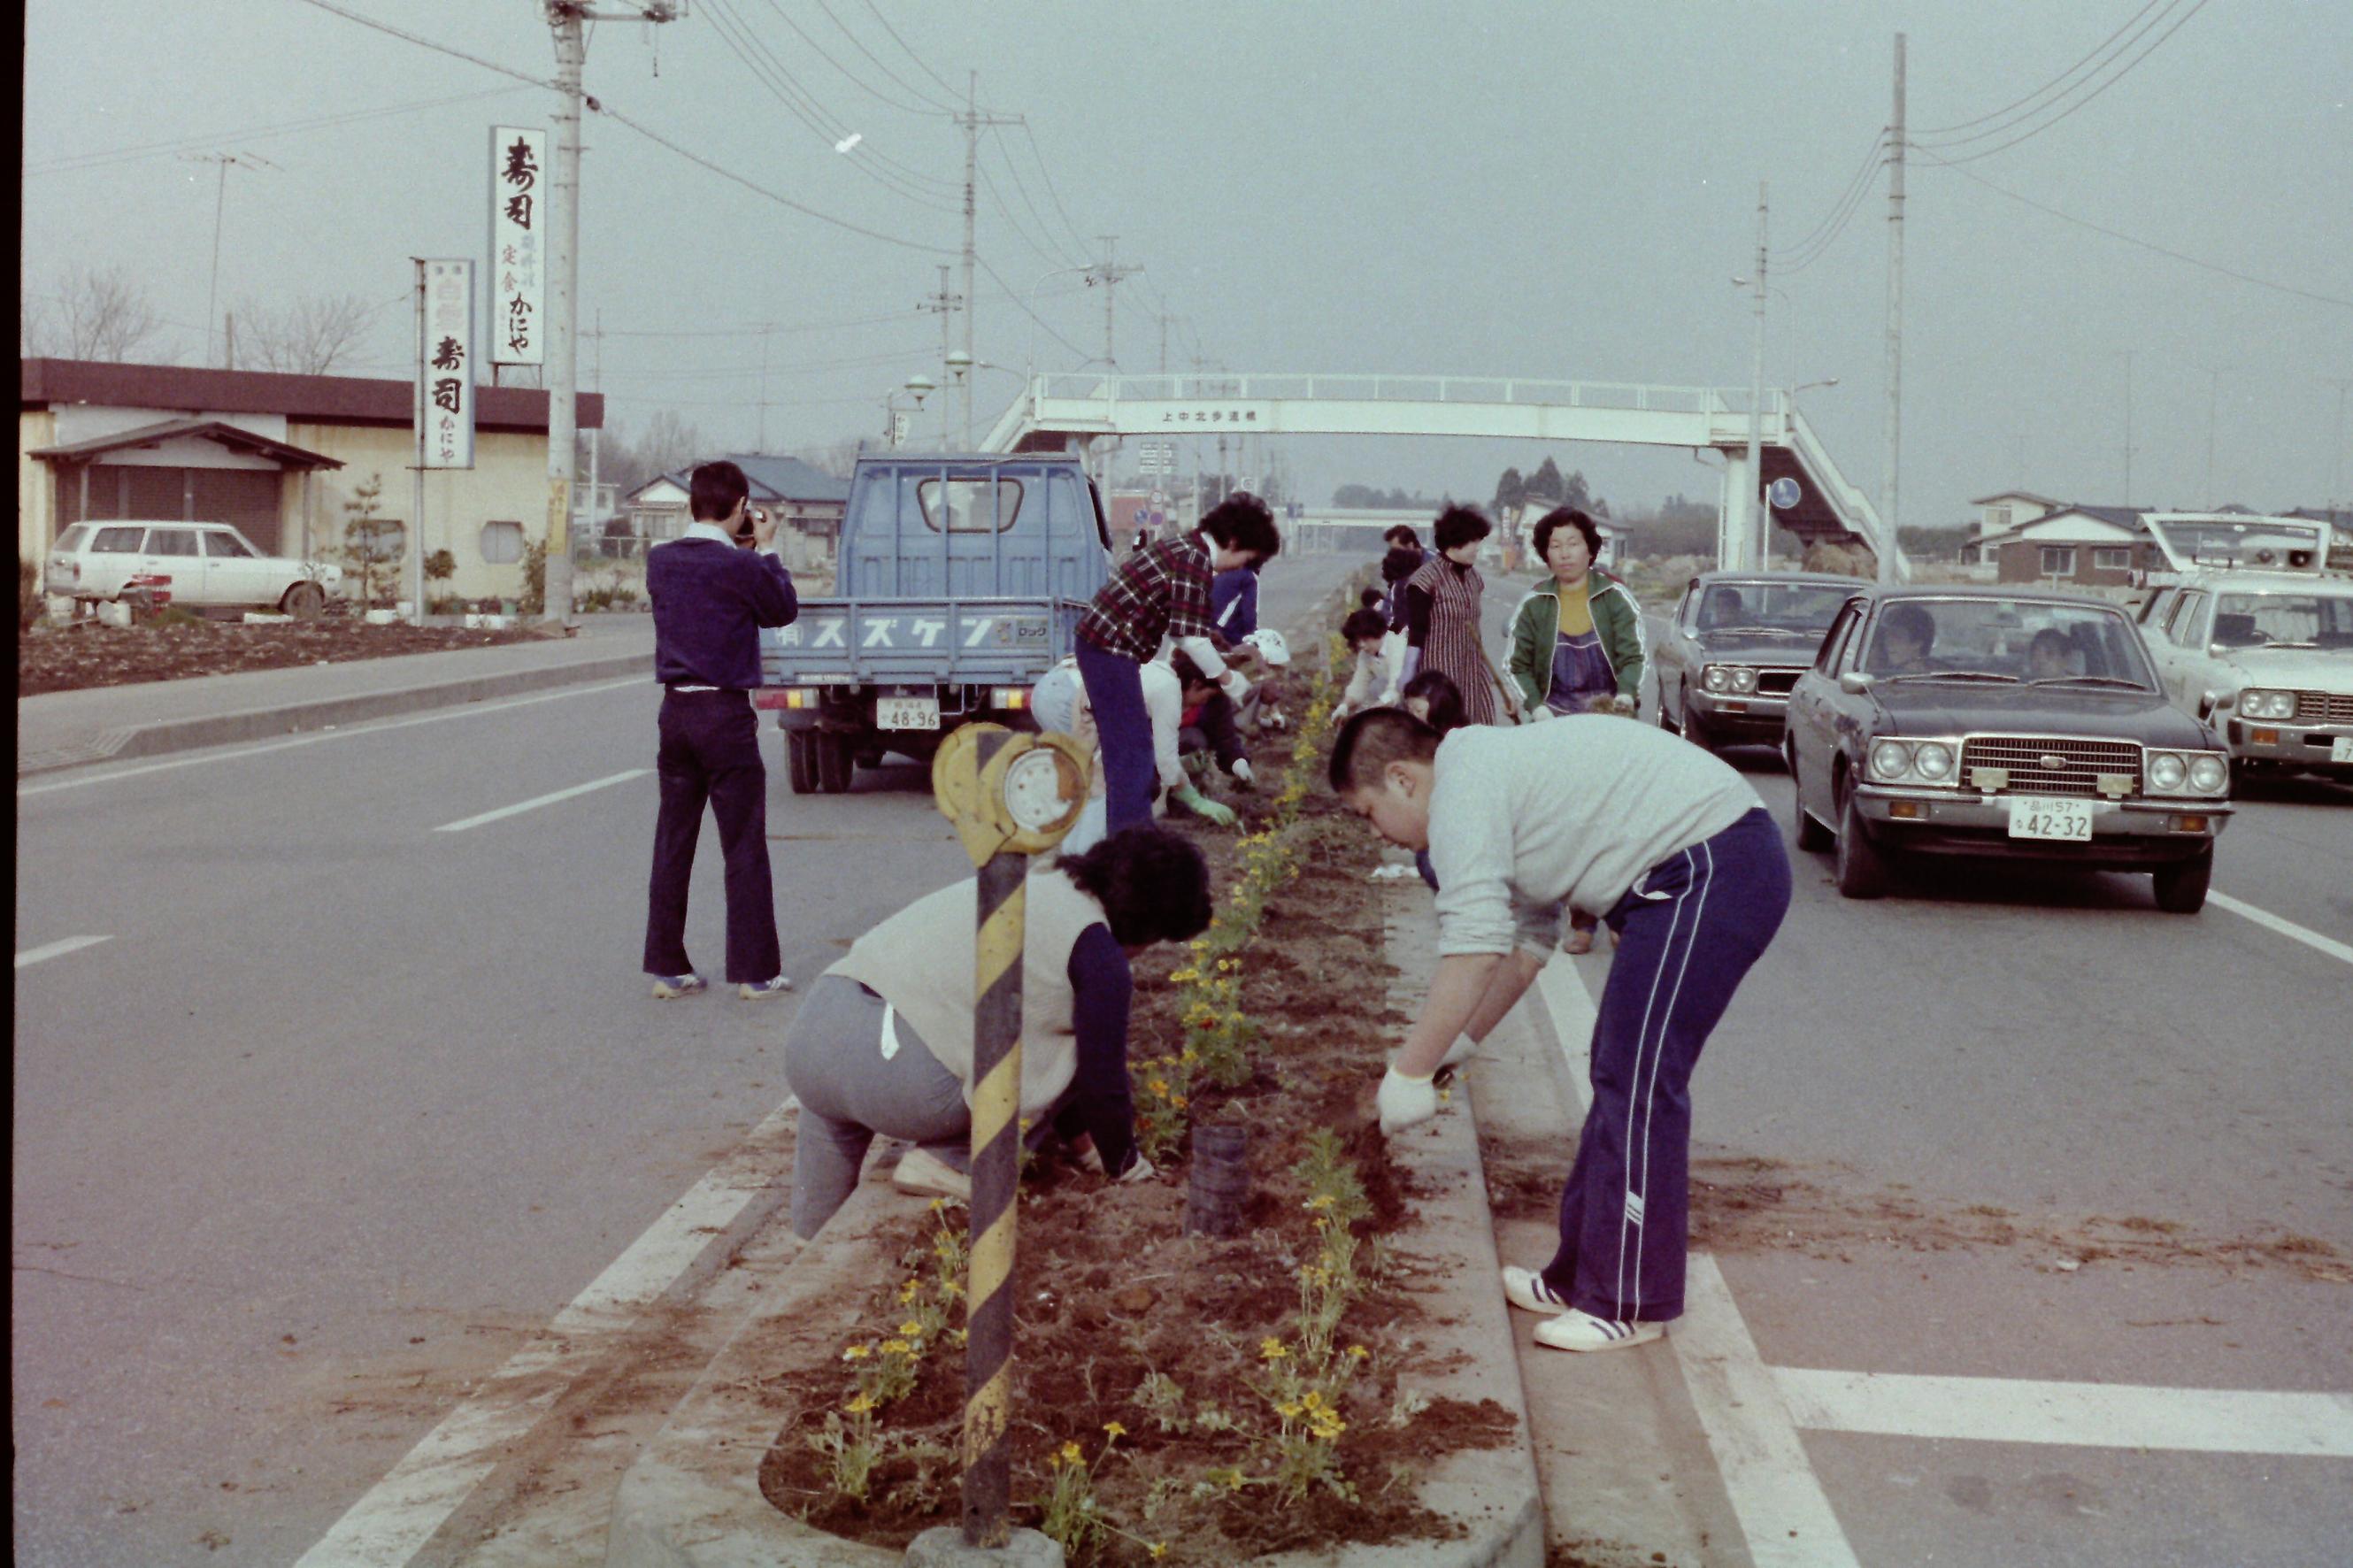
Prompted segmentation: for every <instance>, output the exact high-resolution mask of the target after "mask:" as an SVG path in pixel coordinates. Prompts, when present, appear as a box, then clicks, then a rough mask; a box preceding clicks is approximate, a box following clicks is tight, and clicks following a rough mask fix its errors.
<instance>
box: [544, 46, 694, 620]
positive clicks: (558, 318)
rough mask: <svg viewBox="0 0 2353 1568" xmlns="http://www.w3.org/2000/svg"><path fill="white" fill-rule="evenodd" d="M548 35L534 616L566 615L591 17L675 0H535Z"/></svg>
mask: <svg viewBox="0 0 2353 1568" xmlns="http://www.w3.org/2000/svg"><path fill="white" fill-rule="evenodd" d="M541 3H542V5H543V6H544V7H545V14H546V17H547V25H548V27H549V29H550V30H551V31H552V32H553V33H554V35H555V167H554V170H552V171H551V172H550V176H549V184H548V194H549V195H550V196H551V197H552V198H553V199H552V200H551V201H550V202H549V204H548V207H547V214H548V226H547V317H546V328H547V364H546V367H545V380H546V383H547V535H546V540H547V564H546V576H545V579H544V584H545V586H544V595H543V596H544V598H545V601H546V603H545V605H544V607H543V610H542V612H541V615H542V618H543V619H544V620H547V621H550V622H554V623H555V624H557V625H559V626H560V625H562V624H563V623H564V622H565V621H568V620H570V619H571V618H572V489H573V485H574V483H575V481H576V480H577V479H578V477H579V472H580V452H579V444H580V410H579V406H578V403H577V401H576V400H577V398H578V395H579V391H580V327H579V321H578V320H577V315H578V311H579V309H580V110H581V106H582V102H583V100H584V99H585V98H586V93H585V92H584V91H583V90H582V88H581V80H580V79H581V75H582V73H583V71H584V70H585V69H586V67H587V64H588V38H587V32H586V27H587V24H589V23H591V22H670V21H675V20H677V19H678V15H679V5H678V4H677V3H676V0H644V3H643V4H640V5H630V6H628V8H627V9H626V10H620V11H597V10H594V9H592V8H591V7H590V6H589V5H586V4H585V3H584V0H541Z"/></svg>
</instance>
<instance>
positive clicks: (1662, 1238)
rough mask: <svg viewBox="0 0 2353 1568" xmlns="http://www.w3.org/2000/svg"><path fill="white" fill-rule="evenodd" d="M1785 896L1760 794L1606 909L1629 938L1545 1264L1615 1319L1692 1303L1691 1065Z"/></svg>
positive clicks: (1580, 1299) (1606, 1004) (1580, 1300)
mask: <svg viewBox="0 0 2353 1568" xmlns="http://www.w3.org/2000/svg"><path fill="white" fill-rule="evenodd" d="M1788 909H1789V857H1788V853H1787V852H1786V851H1784V850H1783V849H1782V847H1781V837H1780V829H1779V828H1778V826H1775V824H1774V821H1773V818H1772V817H1771V816H1768V815H1767V813H1766V811H1765V810H1764V808H1763V807H1761V806H1760V807H1758V808H1757V810H1755V811H1752V812H1750V813H1749V814H1748V815H1747V816H1744V817H1742V818H1741V819H1740V820H1739V821H1737V822H1736V823H1734V824H1733V825H1732V826H1729V827H1727V828H1725V830H1724V831H1723V832H1721V833H1719V834H1717V835H1715V837H1712V838H1706V839H1703V840H1701V841H1700V842H1699V843H1697V844H1694V845H1693V846H1692V847H1690V848H1688V849H1684V850H1681V851H1678V852H1677V853H1675V854H1673V855H1670V856H1669V857H1667V858H1666V859H1664V860H1662V861H1661V862H1660V863H1659V864H1658V865H1656V866H1653V867H1652V868H1651V869H1650V871H1649V872H1647V873H1646V874H1645V875H1644V876H1643V877H1642V879H1641V880H1640V881H1638V882H1636V883H1635V884H1634V887H1633V889H1632V890H1631V891H1630V892H1629V893H1628V894H1627V895H1626V896H1625V897H1624V898H1623V899H1621V900H1619V902H1618V907H1617V908H1616V909H1613V910H1610V911H1609V914H1608V915H1606V916H1604V917H1603V918H1604V919H1606V920H1607V921H1609V925H1610V929H1612V930H1613V931H1620V933H1621V934H1622V937H1623V940H1622V941H1621V942H1620V944H1619V947H1618V951H1617V952H1616V953H1615V954H1614V955H1612V957H1611V958H1610V961H1609V984H1607V985H1605V986H1604V987H1603V988H1602V992H1601V1005H1600V1007H1599V1016H1598V1017H1597V1018H1596V1019H1595V1020H1594V1026H1593V1046H1592V1074H1593V1104H1592V1107H1591V1108H1590V1109H1589V1110H1587V1111H1586V1113H1585V1129H1584V1131H1582V1132H1580V1133H1579V1134H1578V1135H1577V1158H1576V1161H1575V1162H1574V1163H1573V1164H1572V1165H1571V1166H1570V1168H1569V1173H1568V1182H1567V1185H1566V1186H1565V1187H1563V1188H1562V1189H1561V1195H1560V1247H1559V1250H1558V1251H1557V1252H1556V1253H1555V1254H1554V1256H1553V1260H1552V1261H1551V1262H1550V1263H1548V1264H1546V1266H1545V1270H1544V1279H1545V1283H1546V1284H1547V1285H1549V1286H1551V1287H1552V1288H1553V1289H1555V1290H1556V1291H1558V1292H1559V1293H1560V1294H1561V1295H1562V1296H1564V1297H1566V1298H1567V1300H1568V1302H1569V1304H1570V1305H1571V1306H1574V1307H1577V1308H1579V1309H1581V1310H1585V1311H1588V1312H1590V1313H1592V1314H1593V1315H1594V1316H1595V1317H1597V1318H1607V1319H1609V1320H1611V1321H1620V1322H1623V1321H1644V1322H1654V1321H1657V1322H1662V1321H1666V1320H1668V1319H1671V1318H1676V1317H1680V1316H1682V1315H1683V1250H1684V1247H1685V1244H1686V1242H1687V1240H1688V1237H1689V1231H1690V1212H1691V1196H1690V1186H1691V1177H1690V1162H1691V1076H1692V1069H1693V1068H1694V1067H1696V1066H1698V1065H1699V1056H1700V1051H1701V1049H1702V1048H1703V1047H1704V1046H1706V1044H1707V1037H1708V1036H1709V1034H1710V1033H1711V1032H1713V1031H1714V1030H1715V1026H1716V1022H1717V1020H1719V1019H1720V1018H1722V1017H1723V1016H1724V1011H1725V1008H1726V1007H1728V1006H1730V1005H1731V1004H1732V994H1733V992H1734V991H1735V990H1736V989H1737V988H1738V987H1739V984H1740V982H1741V978H1742V977H1743V976H1744V975H1746V973H1748V970H1749V966H1750V965H1752V964H1754V963H1756V962H1757V959H1758V958H1759V957H1761V956H1762V955H1763V953H1764V952H1765V949H1766V946H1767V943H1769V942H1772V940H1773V933H1774V932H1775V931H1778V930H1779V929H1780V925H1781V917H1782V916H1783V915H1785V914H1787V913H1788Z"/></svg>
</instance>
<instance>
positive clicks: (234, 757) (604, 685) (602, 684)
mask: <svg viewBox="0 0 2353 1568" xmlns="http://www.w3.org/2000/svg"><path fill="white" fill-rule="evenodd" d="M647 685H649V682H648V681H646V680H644V679H638V678H637V677H632V678H630V679H628V680H607V681H599V682H597V683H596V685H593V686H567V687H565V688H564V689H562V690H561V691H543V692H541V693H540V694H539V695H538V696H536V697H517V698H513V699H512V700H508V701H505V702H467V703H459V704H457V705H454V706H452V707H449V708H444V709H437V710H434V711H433V712H430V713H420V714H418V715H417V716H416V717H415V718H412V719H386V720H385V721H382V722H381V723H362V724H355V725H353V726H352V727H351V728H349V729H338V730H320V731H313V732H311V733H310V734H307V735H301V736H297V737H296V738H295V739H293V740H291V741H272V742H269V744H267V745H261V746H247V747H244V748H242V749H241V750H238V751H234V752H204V753H203V754H201V755H199V756H194V757H174V759H173V760H172V761H170V762H168V763H144V764H142V765H141V766H139V767H135V768H118V769H116V770H115V771H114V772H112V773H94V774H91V775H90V776H89V777H86V778H70V779H60V780H58V782H57V783H55V784H18V785H17V786H16V798H17V799H18V800H25V799H27V798H29V797H31V796H33V795H52V794H55V793H56V792H57V791H58V790H61V789H83V788H86V787H88V786H89V785H90V784H113V783H114V782H116V781H117V780H119V779H135V778H139V777H142V776H143V775H145V774H147V773H169V772H170V771H172V770H173V769H174V768H197V767H202V766H204V765H205V764H206V763H234V762H240V761H242V760H244V759H245V758H247V757H259V756H264V755H266V754H268V753H269V752H290V751H292V750H294V749H295V748H296V747H297V746H316V745H319V744H322V742H328V741H348V740H350V739H351V738H352V737H353V736H354V735H375V734H381V733H383V732H384V731H386V730H406V729H407V728H409V727H410V726H411V725H415V724H438V723H440V722H442V721H445V720H449V719H470V718H473V717H475V716H476V715H478V714H482V713H503V712H505V711H506V710H508V709H510V708H528V707H530V706H531V705H532V704H533V703H534V702H555V701H560V700H563V699H564V698H566V697H592V696H594V695H596V693H597V692H600V691H618V690H620V689H622V688H623V687H625V686H647Z"/></svg>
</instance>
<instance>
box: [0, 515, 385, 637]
mask: <svg viewBox="0 0 2353 1568" xmlns="http://www.w3.org/2000/svg"><path fill="white" fill-rule="evenodd" d="M342 582H343V569H342V568H341V567H339V566H330V565H325V564H322V563H318V562H309V561H295V560H290V559H289V558H288V557H286V556H283V555H265V554H263V553H262V552H260V551H259V550H257V549H255V548H254V546H253V542H252V541H251V540H248V538H246V537H245V535H244V534H242V533H239V532H238V531H237V530H236V529H234V528H231V527H230V526H229V525H228V524H227V523H225V522H167V521H138V520H123V521H103V522H78V523H75V524H74V525H73V526H72V527H70V528H69V529H67V530H66V531H64V532H63V533H61V534H59V535H58V542H57V543H56V544H55V545H54V546H52V547H51V548H50V551H49V559H48V564H47V566H46V567H45V568H44V569H43V572H42V584H41V585H42V587H43V588H44V589H45V590H46V591H47V592H48V593H51V594H55V595H59V596H61V597H64V598H69V599H78V600H82V601H85V602H90V601H97V600H112V599H120V598H121V597H122V595H123V591H124V590H125V589H127V588H135V587H146V588H150V589H153V591H154V592H155V594H156V595H157V596H158V597H159V598H168V599H169V600H170V602H171V603H173V604H175V605H189V606H192V607H195V606H202V607H206V608H210V607H215V606H219V607H236V606H239V605H242V606H245V607H247V608H251V609H271V610H282V611H284V612H285V613H286V614H288V615H290V616H299V617H301V618H302V619H304V620H308V619H309V618H310V617H311V616H315V615H317V614H318V613H319V612H320V611H322V610H323V609H324V608H326V605H327V596H328V595H330V594H332V593H333V592H334V591H335V588H336V587H337V585H338V584H341V583H342Z"/></svg>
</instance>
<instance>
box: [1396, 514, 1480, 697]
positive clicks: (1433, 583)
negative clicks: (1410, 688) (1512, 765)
mask: <svg viewBox="0 0 2353 1568" xmlns="http://www.w3.org/2000/svg"><path fill="white" fill-rule="evenodd" d="M1488 530H1489V524H1488V521H1487V520H1486V519H1485V518H1483V517H1482V516H1480V515H1479V513H1477V512H1476V511H1474V510H1472V509H1471V508H1469V507H1467V506H1451V507H1448V508H1447V509H1446V510H1444V511H1442V512H1440V513H1439V514H1438V523H1437V526H1436V527H1435V528H1434V529H1433V530H1432V532H1433V533H1435V534H1436V536H1437V540H1438V555H1437V557H1436V559H1434V560H1431V561H1430V562H1428V563H1425V564H1424V565H1423V566H1422V568H1421V570H1420V571H1419V572H1416V573H1415V574H1413V575H1412V576H1410V577H1409V578H1407V579H1406V582H1405V592H1404V594H1403V595H1401V597H1402V598H1403V600H1404V607H1405V632H1406V654H1405V671H1404V673H1405V678H1406V679H1409V680H1410V679H1413V677H1414V676H1415V675H1416V674H1417V673H1419V671H1421V670H1425V669H1435V670H1438V671H1439V672H1440V673H1441V674H1443V675H1444V676H1445V677H1446V678H1447V679H1450V680H1451V681H1453V682H1454V689H1456V690H1457V691H1460V692H1461V694H1462V717H1463V721H1464V722H1465V723H1470V724H1492V723H1493V722H1494V721H1495V677H1494V667H1493V665H1491V664H1489V663H1488V661H1487V648H1486V645H1485V644H1484V643H1483V642H1482V641H1481V640H1480V635H1479V602H1480V599H1481V597H1482V595H1484V594H1485V593H1486V591H1487V584H1486V582H1485V580H1484V579H1483V578H1482V577H1481V576H1480V575H1479V569H1478V568H1477V567H1476V566H1473V565H1472V562H1473V561H1475V560H1477V559H1478V555H1479V542H1480V541H1481V540H1483V539H1485V538H1486V537H1487V533H1488Z"/></svg>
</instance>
